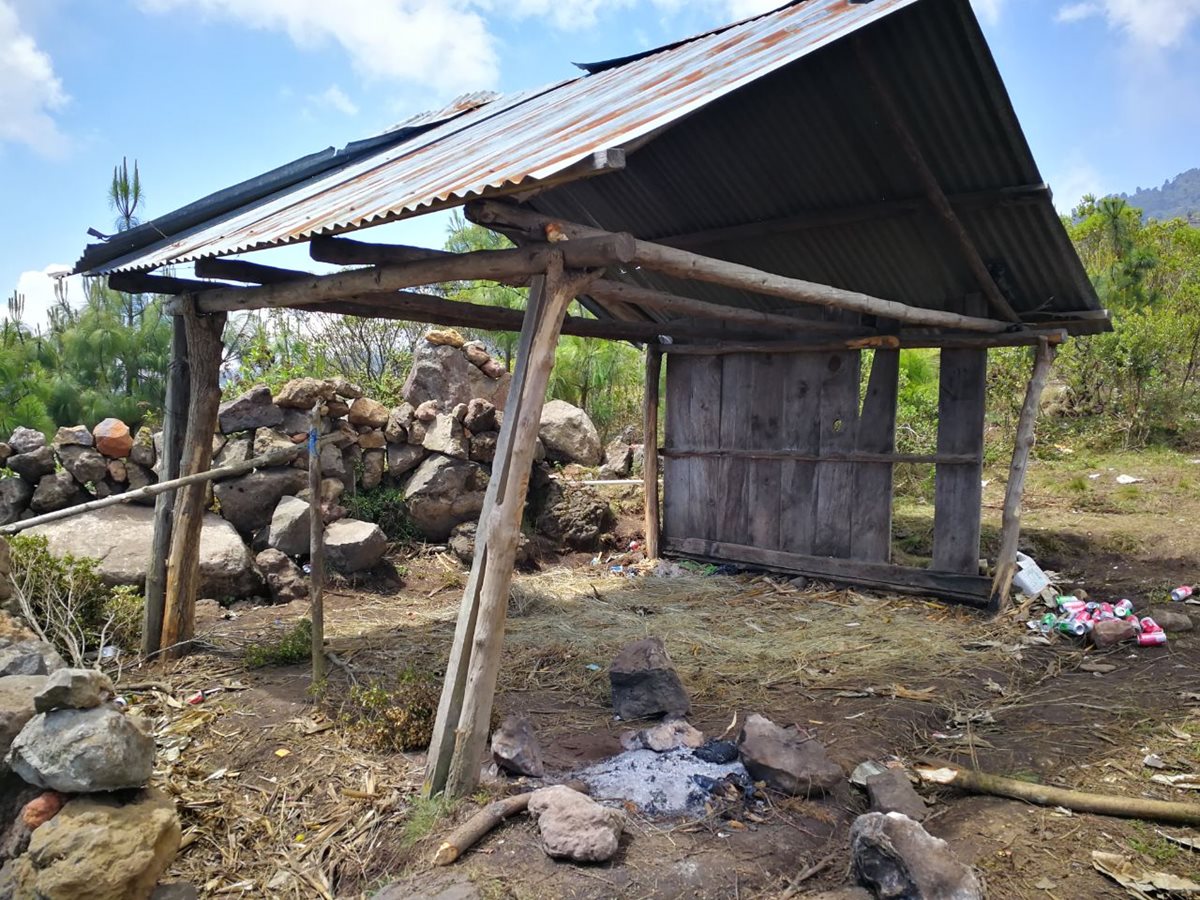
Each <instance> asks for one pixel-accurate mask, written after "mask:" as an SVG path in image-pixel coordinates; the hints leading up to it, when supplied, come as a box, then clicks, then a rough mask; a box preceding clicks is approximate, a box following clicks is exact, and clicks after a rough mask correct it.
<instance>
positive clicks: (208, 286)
mask: <svg viewBox="0 0 1200 900" xmlns="http://www.w3.org/2000/svg"><path fill="white" fill-rule="evenodd" d="M108 286H109V287H110V288H112V289H113V290H114V291H121V292H122V293H125V294H187V293H191V292H193V291H209V290H214V289H216V288H225V289H227V290H231V291H240V290H245V288H240V287H238V286H236V285H232V284H222V283H221V282H219V281H199V280H197V279H195V278H176V277H174V276H173V275H150V274H149V273H147V272H113V273H112V274H111V275H109V276H108Z"/></svg>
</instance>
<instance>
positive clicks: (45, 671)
mask: <svg viewBox="0 0 1200 900" xmlns="http://www.w3.org/2000/svg"><path fill="white" fill-rule="evenodd" d="M65 667H66V663H64V662H63V658H62V657H61V656H59V655H58V651H57V650H55V649H54V648H53V647H51V646H50V645H49V644H47V643H46V642H45V641H37V640H27V641H18V642H17V643H15V644H9V645H8V646H6V647H0V678H3V677H7V676H9V675H49V674H50V673H52V672H57V671H58V670H59V669H63V668H65Z"/></svg>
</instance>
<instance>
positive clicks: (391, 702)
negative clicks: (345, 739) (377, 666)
mask: <svg viewBox="0 0 1200 900" xmlns="http://www.w3.org/2000/svg"><path fill="white" fill-rule="evenodd" d="M398 682H399V683H398V684H397V685H396V687H395V688H392V689H389V688H388V687H386V686H385V685H384V684H383V683H382V682H379V681H372V682H371V683H370V684H365V685H362V684H358V685H355V686H354V687H353V688H351V690H350V703H349V706H348V708H346V709H343V711H342V720H343V722H345V723H346V725H347V728H348V730H349V733H350V736H351V738H352V739H353V740H354V741H355V742H356V743H358V744H359V745H361V746H363V747H365V748H366V749H370V750H380V751H384V752H387V753H406V752H409V751H412V750H424V749H426V748H427V747H428V746H429V742H430V741H431V740H433V723H434V719H435V718H436V717H437V708H438V700H439V699H440V697H441V689H440V687H439V686H438V685H437V684H436V683H435V682H434V681H433V679H431V678H429V677H428V676H425V675H421V674H419V673H417V672H415V671H413V670H412V669H406V670H404V671H402V672H401V673H400V675H399V678H398Z"/></svg>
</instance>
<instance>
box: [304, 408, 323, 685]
mask: <svg viewBox="0 0 1200 900" xmlns="http://www.w3.org/2000/svg"><path fill="white" fill-rule="evenodd" d="M320 440H321V401H320V400H318V401H317V402H316V404H315V405H314V406H313V408H312V422H311V426H310V428H309V431H308V495H309V496H308V568H309V573H308V601H309V621H310V622H312V683H313V687H314V688H316V689H318V690H319V689H320V688H321V687H322V685H323V683H324V681H325V511H324V510H323V509H322V504H321V446H320Z"/></svg>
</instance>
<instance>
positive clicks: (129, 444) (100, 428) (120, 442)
mask: <svg viewBox="0 0 1200 900" xmlns="http://www.w3.org/2000/svg"><path fill="white" fill-rule="evenodd" d="M92 437H93V438H94V439H95V441H96V449H97V450H99V451H100V452H101V453H103V454H104V455H105V456H111V457H112V458H113V459H123V458H124V457H126V456H128V455H129V451H130V450H132V449H133V435H132V434H130V432H129V426H128V425H126V424H125V423H124V422H122V421H121V420H120V419H114V418H111V417H110V418H108V419H104V420H103V421H102V422H100V423H99V424H97V425H96V427H95V428H93V429H92Z"/></svg>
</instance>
